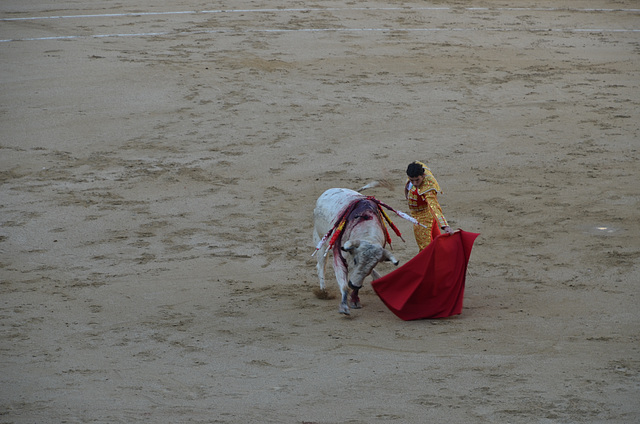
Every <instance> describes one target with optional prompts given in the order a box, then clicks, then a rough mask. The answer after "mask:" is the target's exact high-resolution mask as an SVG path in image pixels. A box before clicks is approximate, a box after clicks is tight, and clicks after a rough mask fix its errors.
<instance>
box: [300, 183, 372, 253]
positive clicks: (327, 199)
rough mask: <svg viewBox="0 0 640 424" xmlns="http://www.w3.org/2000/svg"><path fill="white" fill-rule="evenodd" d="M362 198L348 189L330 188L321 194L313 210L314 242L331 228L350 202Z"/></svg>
mask: <svg viewBox="0 0 640 424" xmlns="http://www.w3.org/2000/svg"><path fill="white" fill-rule="evenodd" d="M363 197H364V196H363V195H362V194H360V193H358V192H357V191H355V190H350V189H348V188H330V189H329V190H327V191H325V192H324V193H322V195H321V196H320V197H318V200H317V201H316V207H315V209H314V210H313V219H314V228H315V231H314V239H315V241H316V242H317V241H319V240H320V239H321V238H322V236H324V235H325V234H326V233H327V232H328V231H329V230H330V229H331V228H332V227H333V225H334V223H335V221H336V220H337V219H338V217H339V216H340V215H341V214H342V212H343V211H345V209H346V208H347V206H349V205H350V204H351V202H353V201H354V200H356V199H361V198H363Z"/></svg>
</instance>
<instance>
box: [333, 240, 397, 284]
mask: <svg viewBox="0 0 640 424" xmlns="http://www.w3.org/2000/svg"><path fill="white" fill-rule="evenodd" d="M342 250H343V251H345V252H348V253H350V254H351V258H352V259H353V267H352V269H351V272H350V273H349V287H351V288H352V289H359V288H361V287H362V283H363V282H364V279H365V278H366V277H367V276H368V275H369V274H371V272H372V271H373V268H375V266H376V265H378V263H380V262H383V261H391V262H392V263H393V264H394V265H398V260H397V259H396V258H395V257H394V256H393V255H392V254H391V252H389V251H388V250H387V249H385V248H383V247H382V246H380V245H379V244H373V243H369V242H368V241H364V240H349V241H347V242H346V243H345V244H344V246H342Z"/></svg>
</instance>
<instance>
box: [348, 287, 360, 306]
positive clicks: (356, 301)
mask: <svg viewBox="0 0 640 424" xmlns="http://www.w3.org/2000/svg"><path fill="white" fill-rule="evenodd" d="M358 291H360V288H359V287H355V286H352V290H351V307H352V308H353V309H360V308H362V305H361V304H360V297H358Z"/></svg>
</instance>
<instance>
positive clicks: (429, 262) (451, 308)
mask: <svg viewBox="0 0 640 424" xmlns="http://www.w3.org/2000/svg"><path fill="white" fill-rule="evenodd" d="M479 235H480V234H476V233H467V232H465V231H462V230H459V231H456V232H455V233H454V234H452V235H448V234H442V235H439V236H438V237H436V238H435V239H434V240H433V241H432V242H431V243H429V245H428V246H427V247H426V248H424V249H423V250H422V251H421V252H420V253H418V254H417V255H416V256H415V257H414V258H413V259H411V260H410V261H409V262H407V263H406V264H404V265H403V266H401V267H400V268H398V269H396V270H394V271H393V272H391V273H389V274H387V275H385V276H384V277H381V278H379V279H377V280H375V281H373V282H372V283H371V285H372V286H373V289H374V291H375V292H376V293H377V294H378V296H379V297H380V299H382V301H383V302H384V304H385V305H387V307H388V308H389V309H390V310H391V311H392V312H393V313H394V314H396V315H397V316H398V317H399V318H401V319H403V320H405V321H409V320H414V319H422V318H445V317H449V316H451V315H458V314H460V313H461V312H462V298H463V296H464V283H465V278H466V275H467V263H468V262H469V257H470V256H471V248H472V247H473V242H474V241H475V239H476V237H478V236H479Z"/></svg>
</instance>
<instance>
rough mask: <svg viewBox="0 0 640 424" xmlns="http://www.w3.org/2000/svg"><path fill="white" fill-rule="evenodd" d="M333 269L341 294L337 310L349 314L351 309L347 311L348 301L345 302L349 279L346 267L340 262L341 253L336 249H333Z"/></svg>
mask: <svg viewBox="0 0 640 424" xmlns="http://www.w3.org/2000/svg"><path fill="white" fill-rule="evenodd" d="M333 270H334V271H335V273H336V281H338V285H339V286H340V293H341V294H342V297H341V299H340V307H339V308H338V312H340V313H341V314H345V315H349V314H350V313H351V311H349V303H348V302H347V299H348V295H349V289H348V287H347V284H348V282H347V281H348V279H349V276H348V271H347V268H346V266H345V265H344V263H343V262H342V255H341V254H340V250H337V249H334V251H333Z"/></svg>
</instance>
